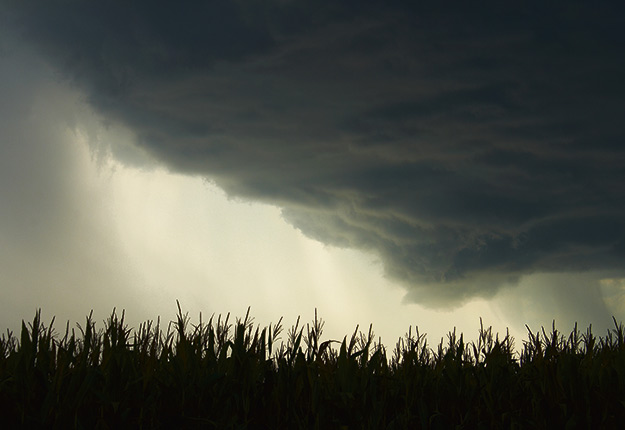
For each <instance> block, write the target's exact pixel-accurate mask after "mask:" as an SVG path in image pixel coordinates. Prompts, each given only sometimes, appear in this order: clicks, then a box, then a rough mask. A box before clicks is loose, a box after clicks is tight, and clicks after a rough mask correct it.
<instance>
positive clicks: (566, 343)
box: [0, 304, 625, 429]
mask: <svg viewBox="0 0 625 430" xmlns="http://www.w3.org/2000/svg"><path fill="white" fill-rule="evenodd" d="M53 323H54V320H52V322H51V323H50V325H49V326H48V327H45V326H44V325H43V324H42V322H41V313H40V312H37V313H36V314H35V317H34V319H33V322H32V323H30V324H26V323H22V327H21V332H20V335H19V337H17V336H14V335H13V334H12V333H11V332H7V333H6V334H5V335H3V336H2V337H1V338H0V408H1V411H0V412H2V416H3V424H4V426H5V427H6V428H37V427H40V428H41V427H45V428H122V427H131V426H132V427H136V428H145V429H152V428H219V429H222V428H254V429H257V428H266V429H274V428H305V429H310V428H313V429H314V428H318V429H326V428H343V429H379V428H388V429H394V428H400V429H403V428H416V429H419V428H420V429H438V428H441V429H443V428H444V429H447V428H542V429H547V428H549V429H551V428H620V426H621V424H622V422H623V419H624V418H625V330H624V328H623V325H622V324H618V323H617V321H616V320H614V325H615V328H614V329H612V330H609V331H608V332H607V333H606V335H605V336H603V337H596V336H595V335H594V334H593V333H592V331H591V328H590V327H589V328H588V329H587V330H586V332H584V333H580V332H579V331H578V328H577V325H576V326H575V327H574V329H573V331H572V332H571V333H570V334H569V335H568V336H564V335H563V334H561V333H560V332H559V331H558V330H556V328H555V323H554V325H553V327H552V330H551V332H550V333H547V332H546V331H545V330H544V329H542V330H540V331H539V332H536V333H534V332H532V331H531V330H530V329H529V328H528V340H526V341H524V342H523V347H522V349H521V350H520V352H519V353H517V352H515V347H514V340H513V339H512V337H511V336H510V335H509V333H506V335H505V336H504V337H503V338H500V337H499V335H497V334H493V333H492V329H491V328H484V326H483V325H482V324H481V325H480V332H479V335H478V337H477V340H476V341H475V342H468V343H467V342H466V341H465V339H464V336H463V334H460V335H457V334H456V331H455V330H454V331H452V332H450V333H449V334H448V336H447V338H446V339H445V340H442V341H441V342H440V343H439V344H438V345H437V346H436V347H435V348H430V347H429V346H428V343H427V340H426V337H425V335H424V334H421V333H420V332H419V330H418V329H417V328H415V329H414V331H413V329H412V327H410V328H409V330H408V333H407V334H406V335H405V336H404V337H403V338H401V339H399V340H398V342H397V343H396V345H395V348H394V349H393V350H392V354H391V355H390V357H387V351H386V349H385V347H384V346H383V345H382V344H381V342H380V341H378V342H375V341H374V339H375V334H374V332H373V328H372V327H371V326H370V327H369V330H368V331H367V332H366V333H362V332H360V331H359V330H358V327H356V330H355V331H354V333H353V334H352V335H351V336H350V337H347V336H346V337H344V338H343V339H342V341H337V340H323V339H322V333H323V321H322V320H321V319H319V318H318V317H317V313H316V312H315V318H314V320H313V321H312V323H310V324H307V325H305V326H304V325H300V321H299V319H298V320H297V322H296V324H295V326H293V327H292V328H291V329H289V330H287V332H286V337H285V339H284V340H281V338H280V335H281V334H282V330H283V329H282V320H280V321H278V323H277V324H275V325H270V326H269V327H267V328H261V327H258V326H255V324H254V320H253V318H251V317H250V315H249V309H248V311H247V313H246V315H245V317H244V318H243V319H236V320H235V322H234V323H231V322H230V315H226V317H225V318H222V317H221V316H218V317H217V318H215V317H214V316H213V317H211V318H210V319H209V320H208V322H205V321H203V320H202V316H201V315H200V320H199V323H198V324H197V325H193V324H191V323H190V319H189V316H188V314H183V313H182V310H181V308H180V305H179V304H178V314H177V317H176V319H175V321H172V322H171V323H169V324H168V325H167V327H166V330H163V329H162V328H161V323H160V319H157V321H156V323H153V322H151V321H148V322H145V323H143V324H141V325H140V326H139V327H138V328H137V329H136V330H133V329H130V328H128V327H127V325H126V324H125V323H124V313H123V312H122V314H121V316H118V315H117V314H116V312H115V310H113V312H112V314H111V316H110V317H109V318H108V319H107V320H106V321H105V322H104V325H103V328H102V329H99V330H98V329H97V328H96V324H95V322H94V321H93V318H92V314H90V315H89V316H88V317H87V319H86V322H85V323H84V325H77V329H78V330H75V329H70V326H69V323H68V324H67V325H66V328H65V333H64V335H63V336H59V335H58V334H57V333H56V332H55V331H54V329H53Z"/></svg>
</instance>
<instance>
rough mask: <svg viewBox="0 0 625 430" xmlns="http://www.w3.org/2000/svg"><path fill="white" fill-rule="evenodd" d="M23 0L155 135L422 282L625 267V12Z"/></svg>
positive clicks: (93, 97) (176, 163)
mask: <svg viewBox="0 0 625 430" xmlns="http://www.w3.org/2000/svg"><path fill="white" fill-rule="evenodd" d="M10 4H11V5H12V6H14V8H12V11H13V12H14V14H13V15H12V16H13V22H14V23H17V24H19V26H20V27H19V28H20V29H24V30H23V32H22V34H23V35H24V37H25V39H26V40H29V41H30V42H31V43H33V44H34V45H36V46H38V47H39V49H40V52H42V54H43V55H45V56H46V58H48V60H49V61H50V62H51V63H52V64H54V65H55V66H56V67H58V68H59V69H60V70H63V71H64V72H65V73H67V74H69V75H70V76H71V77H72V79H73V82H74V83H75V85H77V87H78V88H80V89H81V90H82V91H84V92H85V93H86V95H87V97H88V98H89V100H90V102H91V104H92V105H93V106H94V107H95V108H97V109H98V110H99V111H100V112H101V113H102V114H104V115H105V116H106V117H107V118H108V119H109V120H111V121H116V122H119V123H122V124H124V125H125V126H127V127H129V128H130V129H132V130H133V132H134V133H135V134H136V136H137V144H138V145H140V146H141V147H142V148H144V149H145V150H147V151H149V152H150V153H152V154H153V155H154V156H155V157H157V158H159V159H160V160H161V161H162V162H164V163H165V164H167V165H168V166H170V167H171V168H172V169H174V170H179V171H184V172H189V173H194V174H201V175H204V176H206V177H208V178H211V179H212V180H214V181H215V182H216V183H218V184H219V185H220V186H222V187H223V188H224V189H225V190H226V191H228V192H229V193H230V194H232V195H237V196H241V197H245V198H250V199H256V200H262V201H266V202H270V203H274V204H278V205H280V206H281V207H283V208H284V216H285V218H286V219H287V220H289V221H290V222H291V223H293V225H295V226H296V227H298V228H300V229H301V230H302V231H303V232H304V233H305V234H307V235H309V236H311V237H314V238H316V239H319V240H321V241H323V242H326V243H331V244H334V245H337V246H346V247H355V248H361V249H366V250H371V251H374V252H376V253H377V254H378V255H379V256H380V258H381V260H382V261H383V263H384V267H385V270H386V272H387V274H388V275H389V276H390V277H392V278H394V279H396V280H398V281H400V282H403V284H404V285H405V286H406V288H407V289H408V290H409V291H410V293H409V296H408V297H409V298H410V299H411V300H415V301H418V302H420V303H423V304H430V305H436V306H443V305H454V304H458V303H460V302H462V301H464V300H467V299H469V298H471V297H476V296H484V297H490V296H492V295H493V294H495V293H496V291H498V289H500V288H501V287H502V286H504V285H507V284H510V283H514V282H515V281H516V280H518V279H519V277H522V276H524V275H527V274H531V273H536V272H547V271H550V272H558V271H570V270H578V271H579V270H595V269H596V270H598V269H601V270H603V269H611V270H617V271H624V269H625V266H624V264H623V260H622V255H623V243H624V241H625V231H624V229H625V222H624V221H623V220H624V219H625V203H624V202H625V186H624V185H623V184H625V171H624V170H623V169H622V165H623V162H624V161H625V151H624V139H625V132H624V130H623V126H622V117H623V108H622V101H623V100H624V99H625V82H624V81H623V80H622V76H623V73H624V72H625V59H624V57H623V55H622V47H623V46H625V36H624V34H623V32H622V26H621V25H620V22H619V18H618V17H619V16H622V15H620V12H622V11H620V10H611V9H610V7H607V6H606V7H604V8H603V9H602V8H599V7H590V6H586V5H585V3H583V2H570V3H567V5H564V6H561V7H560V6H549V5H544V4H543V2H526V3H524V4H523V5H517V6H515V7H514V8H508V6H506V7H503V6H500V5H499V3H497V2H493V4H490V5H489V6H491V7H489V8H473V7H470V6H467V5H464V6H458V8H457V9H453V10H450V9H448V8H444V7H443V6H418V7H417V6H411V5H408V4H406V2H401V1H396V2H388V3H387V4H385V5H381V4H378V3H377V2H357V3H354V4H351V3H350V2H341V3H340V4H336V2H323V1H322V2H310V3H309V2H266V3H262V4H261V3H258V2H223V3H219V5H218V6H217V5H215V4H212V3H206V4H208V5H209V6H202V7H200V8H199V9H194V8H193V7H189V8H188V9H186V8H182V7H179V8H177V9H172V8H170V7H165V6H164V5H163V4H161V3H156V4H155V3H153V2H150V3H149V4H145V5H144V4H142V3H141V2H135V3H133V4H132V5H126V4H125V3H124V6H123V7H122V6H120V4H118V3H116V2H108V3H104V4H102V5H98V6H91V5H85V4H82V3H80V4H79V5H72V6H71V7H70V6H68V5H67V4H65V3H63V4H60V3H56V2H46V5H47V6H46V7H45V8H38V7H34V6H33V7H31V6H24V5H23V4H22V3H10ZM615 9H616V6H615ZM16 28H17V27H16ZM16 31H17V29H16Z"/></svg>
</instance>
